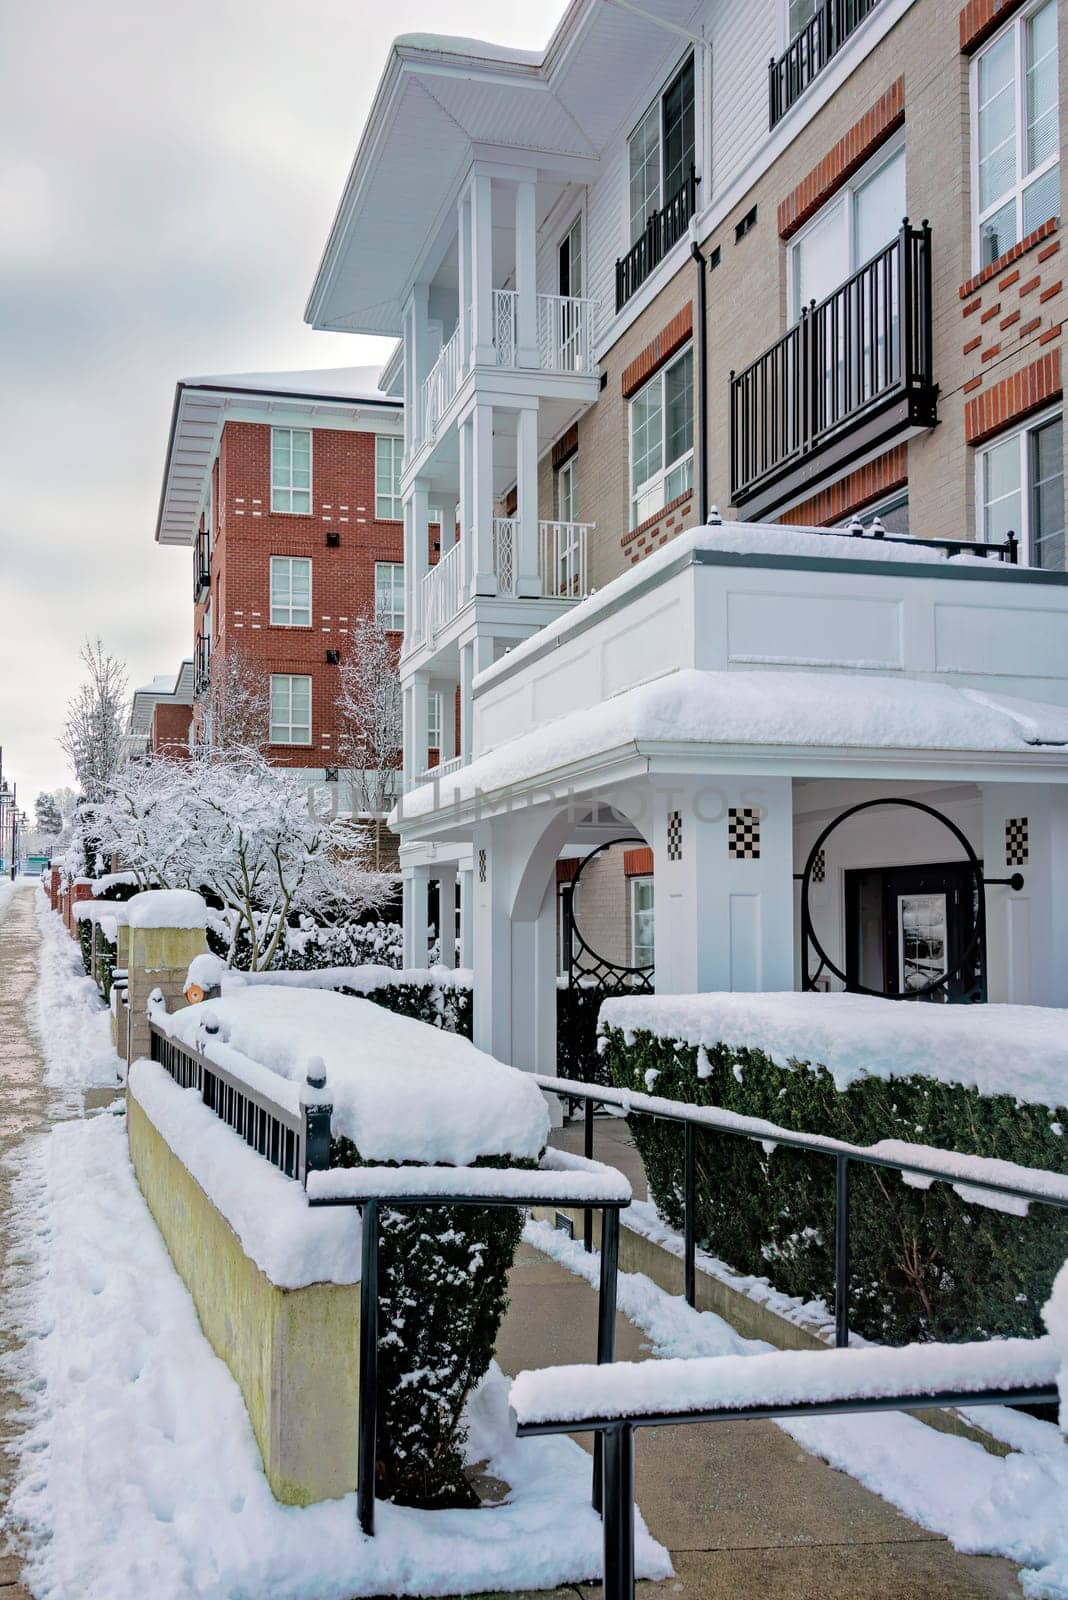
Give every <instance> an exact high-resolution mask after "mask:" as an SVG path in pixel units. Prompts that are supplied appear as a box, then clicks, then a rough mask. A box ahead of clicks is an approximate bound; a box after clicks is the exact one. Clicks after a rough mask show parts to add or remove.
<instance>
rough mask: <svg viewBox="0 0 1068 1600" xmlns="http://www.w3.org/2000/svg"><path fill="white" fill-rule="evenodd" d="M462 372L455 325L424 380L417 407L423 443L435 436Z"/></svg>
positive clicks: (457, 331) (457, 386) (458, 338)
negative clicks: (450, 336)
mask: <svg viewBox="0 0 1068 1600" xmlns="http://www.w3.org/2000/svg"><path fill="white" fill-rule="evenodd" d="M463 375H464V369H463V362H462V360H461V358H460V329H459V326H457V327H456V328H455V329H454V331H453V335H452V338H451V339H450V340H449V342H448V343H447V344H446V345H443V346H442V350H441V354H440V355H439V356H438V358H437V360H436V361H435V362H434V365H433V366H432V367H431V369H430V372H429V373H428V375H427V377H426V378H425V379H424V380H423V392H422V395H421V397H420V406H419V422H420V432H419V437H420V439H421V440H422V442H423V443H427V444H428V443H430V442H431V441H432V440H433V439H435V438H436V437H437V431H438V426H439V424H440V422H441V419H442V417H443V416H444V415H445V413H446V411H447V410H448V409H449V406H450V405H451V404H452V402H453V400H454V399H455V398H456V395H457V392H458V390H459V388H460V382H461V380H462V378H463Z"/></svg>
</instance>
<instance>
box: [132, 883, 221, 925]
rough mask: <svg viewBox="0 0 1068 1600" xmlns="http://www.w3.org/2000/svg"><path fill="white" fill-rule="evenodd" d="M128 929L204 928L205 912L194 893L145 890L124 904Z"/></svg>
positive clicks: (202, 899)
mask: <svg viewBox="0 0 1068 1600" xmlns="http://www.w3.org/2000/svg"><path fill="white" fill-rule="evenodd" d="M126 914H127V919H128V921H129V924H130V927H131V928H204V927H206V926H207V921H208V908H207V905H206V903H205V900H204V896H203V895H201V894H197V893H196V892H195V890H193V889H144V890H142V892H141V893H140V894H135V895H134V896H133V897H132V899H130V900H127V902H126Z"/></svg>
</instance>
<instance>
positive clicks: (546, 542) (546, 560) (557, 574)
mask: <svg viewBox="0 0 1068 1600" xmlns="http://www.w3.org/2000/svg"><path fill="white" fill-rule="evenodd" d="M595 526H596V524H595V523H592V522H540V523H539V524H538V544H539V550H538V570H539V571H540V573H541V592H542V594H544V595H548V596H549V597H550V598H551V599H553V600H584V599H585V597H586V596H587V595H588V594H589V592H590V589H589V556H588V547H589V531H590V529H591V528H592V527H595Z"/></svg>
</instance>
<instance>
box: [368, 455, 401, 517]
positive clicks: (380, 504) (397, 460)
mask: <svg viewBox="0 0 1068 1600" xmlns="http://www.w3.org/2000/svg"><path fill="white" fill-rule="evenodd" d="M403 454H404V440H403V439H401V438H394V437H393V436H392V435H386V434H382V433H377V434H375V516H376V517H377V518H378V520H379V522H399V521H400V520H401V517H402V516H403V514H404V513H403V511H402V509H401V498H400V480H401V457H402V456H403Z"/></svg>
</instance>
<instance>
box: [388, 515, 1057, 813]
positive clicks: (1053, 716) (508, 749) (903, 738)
mask: <svg viewBox="0 0 1068 1600" xmlns="http://www.w3.org/2000/svg"><path fill="white" fill-rule="evenodd" d="M668 548H670V546H669V547H668ZM535 637H538V635H535ZM506 659H511V657H508V658H506ZM664 742H670V743H673V744H678V743H682V744H706V745H724V744H725V745H764V746H772V747H780V748H786V749H792V748H795V747H798V746H801V747H804V748H817V749H849V750H962V751H983V752H985V751H995V752H1001V751H1007V752H1012V753H1017V754H1018V753H1020V752H1024V751H1027V750H1030V749H1031V748H1033V747H1034V746H1036V745H1039V744H1053V745H1058V746H1059V745H1064V744H1066V743H1068V708H1065V707H1064V706H1056V705H1045V704H1044V703H1042V702H1039V701H1032V700H1019V699H1016V698H1014V697H1013V696H1010V695H991V694H986V693H981V692H979V691H977V690H973V689H966V688H957V687H956V686H954V685H953V684H949V683H926V682H922V681H920V680H919V679H916V678H888V677H880V676H878V675H877V674H871V675H868V674H863V675H861V674H857V673H847V672H799V671H792V670H775V671H773V672H771V671H767V670H759V669H758V670H752V671H737V672H733V671H732V672H722V671H704V670H699V669H697V668H694V667H685V668H681V669H679V670H678V671H676V672H669V673H667V674H665V675H664V676H662V677H659V678H656V679H654V680H653V681H652V682H649V683H642V684H639V685H638V686H637V687H636V688H633V689H627V690H625V691H624V692H623V693H622V694H618V695H615V696H613V697H612V698H610V699H608V700H602V701H600V702H599V703H598V704H596V705H592V706H586V707H584V708H583V709H581V710H579V711H572V712H569V713H568V714H567V715H566V716H562V717H558V718H557V719H556V720H555V721H553V722H548V723H545V724H543V725H542V726H540V727H537V728H535V729H533V730H532V731H530V732H527V733H521V734H519V735H518V736H517V737H516V738H514V739H510V740H509V741H508V742H507V743H505V744H502V745H500V746H499V747H498V748H497V749H495V750H491V751H489V752H487V754H485V755H482V756H479V757H477V758H476V759H475V760H474V761H472V762H471V763H470V764H469V765H468V766H466V767H461V768H460V769H459V770H458V771H457V772H455V773H449V774H446V775H445V776H444V777H442V778H438V779H435V780H434V781H433V782H431V783H426V784H423V785H422V786H421V787H420V788H418V789H413V790H412V791H411V793H410V794H407V795H405V796H404V798H403V802H402V803H400V804H399V805H398V807H397V810H396V812H395V816H396V817H397V818H399V819H411V818H414V817H419V816H423V815H425V814H427V813H428V812H431V811H434V810H437V809H440V808H442V807H445V806H448V805H450V804H453V805H455V804H459V803H462V802H463V801H465V800H470V799H472V798H473V797H474V796H475V795H476V794H491V793H492V792H493V791H494V790H496V789H501V788H503V787H505V786H506V785H508V784H516V783H522V782H524V781H526V780H528V779H531V778H537V777H541V776H543V775H545V774H549V773H552V772H554V771H556V770H557V769H559V768H562V767H566V766H569V765H571V764H572V763H573V762H576V761H582V760H586V759H589V758H590V757H592V756H595V755H601V754H603V753H604V752H606V751H612V750H619V749H621V748H626V747H628V746H635V745H639V746H640V745H643V744H656V743H664Z"/></svg>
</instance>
